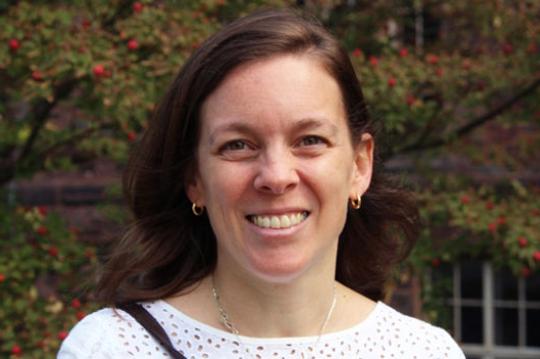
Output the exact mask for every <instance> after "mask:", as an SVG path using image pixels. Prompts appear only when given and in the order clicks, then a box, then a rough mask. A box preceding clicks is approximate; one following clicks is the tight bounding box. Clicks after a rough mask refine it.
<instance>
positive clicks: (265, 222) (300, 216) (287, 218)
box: [249, 212, 307, 228]
mask: <svg viewBox="0 0 540 359" xmlns="http://www.w3.org/2000/svg"><path fill="white" fill-rule="evenodd" d="M306 217H307V213H306V212H301V213H295V214H288V215H285V214H284V215H281V216H249V220H250V221H251V222H252V223H254V224H256V225H257V226H259V227H262V228H289V227H292V226H294V225H297V224H298V223H300V222H302V221H303V220H304V219H306Z"/></svg>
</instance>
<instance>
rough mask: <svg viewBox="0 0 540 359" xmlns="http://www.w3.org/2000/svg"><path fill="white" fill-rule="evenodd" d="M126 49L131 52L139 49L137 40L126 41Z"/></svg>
mask: <svg viewBox="0 0 540 359" xmlns="http://www.w3.org/2000/svg"><path fill="white" fill-rule="evenodd" d="M127 47H128V49H130V50H132V51H133V50H137V49H138V48H139V43H138V42H137V40H135V39H131V40H129V41H128V44H127Z"/></svg>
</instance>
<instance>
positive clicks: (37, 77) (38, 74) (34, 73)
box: [32, 70, 43, 82]
mask: <svg viewBox="0 0 540 359" xmlns="http://www.w3.org/2000/svg"><path fill="white" fill-rule="evenodd" d="M32 79H34V81H38V82H39V81H43V74H42V73H41V71H39V70H34V71H32Z"/></svg>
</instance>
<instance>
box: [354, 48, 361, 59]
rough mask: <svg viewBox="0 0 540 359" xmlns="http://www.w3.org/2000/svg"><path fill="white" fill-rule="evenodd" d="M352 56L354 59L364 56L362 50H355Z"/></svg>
mask: <svg viewBox="0 0 540 359" xmlns="http://www.w3.org/2000/svg"><path fill="white" fill-rule="evenodd" d="M352 55H353V56H354V57H360V56H362V50H360V49H359V48H356V49H354V50H353V52H352Z"/></svg>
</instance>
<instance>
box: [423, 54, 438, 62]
mask: <svg viewBox="0 0 540 359" xmlns="http://www.w3.org/2000/svg"><path fill="white" fill-rule="evenodd" d="M426 61H427V62H428V64H431V65H435V64H437V63H438V62H439V56H437V55H434V54H428V55H427V56H426Z"/></svg>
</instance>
